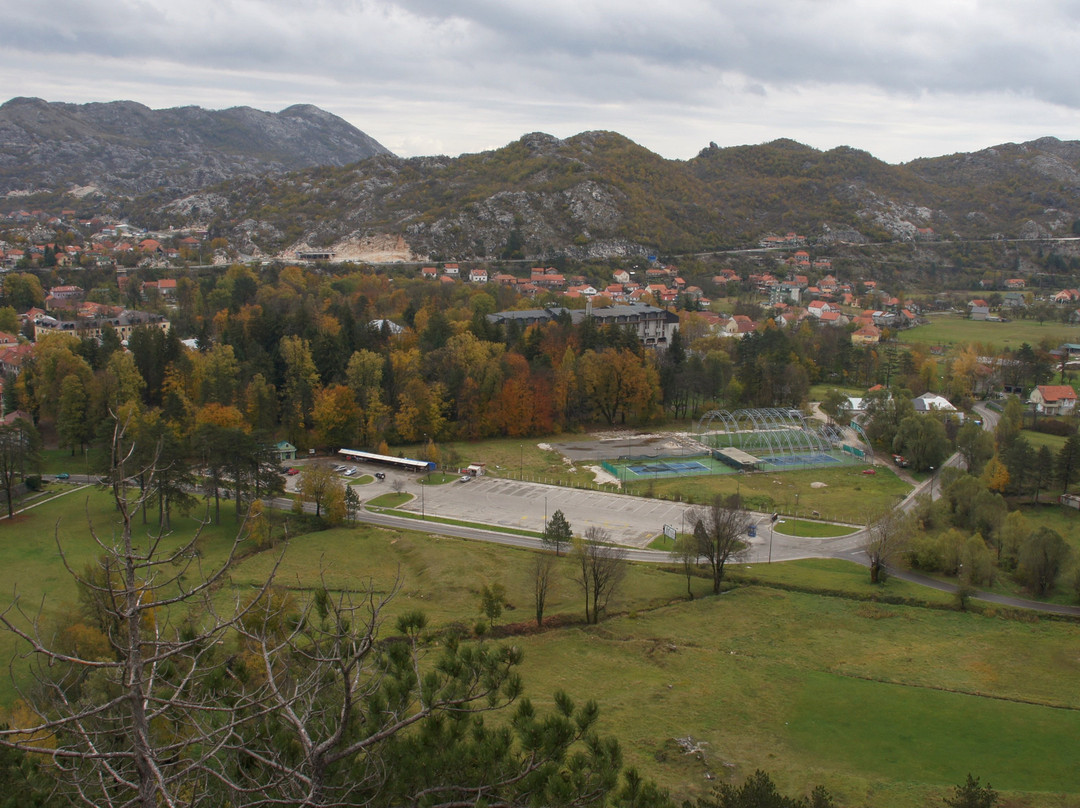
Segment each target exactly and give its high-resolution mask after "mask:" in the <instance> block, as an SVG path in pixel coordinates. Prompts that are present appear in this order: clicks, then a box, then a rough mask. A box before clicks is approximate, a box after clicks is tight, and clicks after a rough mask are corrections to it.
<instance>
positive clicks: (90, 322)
mask: <svg viewBox="0 0 1080 808" xmlns="http://www.w3.org/2000/svg"><path fill="white" fill-rule="evenodd" d="M107 325H111V326H112V327H113V329H114V330H115V331H116V334H117V336H118V337H120V340H121V341H123V340H126V339H127V338H128V337H130V336H131V332H132V330H133V329H135V328H138V327H140V326H154V327H156V328H160V329H161V330H162V331H168V330H169V327H170V326H169V321H168V320H167V319H166V318H165V317H164V315H161V314H151V313H150V312H146V311H133V310H130V309H125V310H123V311H121V312H120V313H118V314H115V315H108V316H101V317H80V318H76V319H73V320H68V319H63V320H61V319H58V318H56V317H39V318H38V319H37V320H35V321H34V340H35V341H38V340H40V339H41V338H42V337H43V336H44V335H45V334H73V335H74V336H76V337H80V338H82V339H88V338H92V339H101V334H102V332H103V331H104V329H105V326H107Z"/></svg>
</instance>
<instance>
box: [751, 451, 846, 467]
mask: <svg viewBox="0 0 1080 808" xmlns="http://www.w3.org/2000/svg"><path fill="white" fill-rule="evenodd" d="M761 460H762V463H764V464H767V465H770V466H824V465H828V464H830V463H843V462H844V461H843V460H841V459H840V458H838V457H833V456H832V455H827V454H824V453H821V452H814V453H808V454H794V455H775V456H773V457H763V458H762V459H761Z"/></svg>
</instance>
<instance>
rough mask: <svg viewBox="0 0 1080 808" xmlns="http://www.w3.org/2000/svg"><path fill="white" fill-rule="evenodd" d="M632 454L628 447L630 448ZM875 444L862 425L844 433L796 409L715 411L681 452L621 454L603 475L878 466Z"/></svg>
mask: <svg viewBox="0 0 1080 808" xmlns="http://www.w3.org/2000/svg"><path fill="white" fill-rule="evenodd" d="M628 448H629V447H628ZM873 459H874V457H873V450H872V449H871V448H870V442H869V441H868V440H867V438H866V436H865V434H864V433H863V432H862V430H861V429H860V428H859V426H858V425H853V426H850V427H839V426H836V425H834V424H827V423H824V422H822V421H818V420H816V419H809V418H807V417H806V416H805V415H804V414H803V413H802V412H801V411H800V410H795V409H777V408H768V409H743V410H734V411H729V410H713V411H711V412H708V413H706V414H705V415H704V416H703V417H702V418H701V420H700V421H699V422H698V423H697V424H696V426H695V428H694V431H693V433H692V435H690V436H688V437H687V438H685V439H684V440H683V441H682V442H681V444H680V446H679V447H678V451H672V449H671V446H670V445H665V446H664V447H663V448H661V449H660V450H659V451H657V452H649V451H642V450H641V449H640V447H639V448H638V449H637V451H636V452H635V451H634V450H633V449H631V450H630V451H629V452H628V453H623V454H619V456H618V457H616V458H612V459H608V460H604V461H603V463H602V465H603V467H604V469H605V470H606V471H607V472H608V473H609V474H612V475H613V476H615V477H617V478H618V479H620V480H623V481H627V482H631V481H633V480H635V479H656V478H658V477H685V476H697V475H706V474H737V473H740V472H750V471H768V472H774V473H775V472H782V471H790V470H794V469H806V468H815V467H822V466H838V465H857V464H864V463H872V462H873Z"/></svg>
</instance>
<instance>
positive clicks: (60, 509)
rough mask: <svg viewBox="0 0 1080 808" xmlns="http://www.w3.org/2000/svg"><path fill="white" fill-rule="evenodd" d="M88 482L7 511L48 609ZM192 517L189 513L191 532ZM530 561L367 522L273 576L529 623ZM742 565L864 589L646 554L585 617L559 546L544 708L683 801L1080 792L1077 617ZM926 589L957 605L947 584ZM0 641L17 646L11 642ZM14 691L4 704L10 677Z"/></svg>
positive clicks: (101, 502) (13, 556)
mask: <svg viewBox="0 0 1080 808" xmlns="http://www.w3.org/2000/svg"><path fill="white" fill-rule="evenodd" d="M86 497H87V495H86V494H85V493H80V494H76V495H72V496H69V497H66V498H63V499H61V500H58V501H57V502H56V503H53V504H51V505H49V506H46V507H44V508H41V509H38V511H36V512H33V514H32V515H29V516H27V517H26V518H24V519H23V520H21V521H20V522H17V523H13V524H11V523H4V524H0V536H2V537H3V538H4V539H5V541H3V542H0V548H2V549H0V563H4V565H5V569H7V570H10V574H11V575H12V576H13V577H12V578H11V579H10V580H11V581H13V582H14V581H18V582H19V589H20V591H21V592H23V593H24V595H25V597H26V600H27V602H29V603H31V604H33V605H34V606H36V605H37V603H38V599H39V598H40V597H41V596H42V595H43V594H44V595H47V597H48V600H47V601H46V603H47V607H46V618H47V620H53V619H55V617H56V616H57V615H58V614H62V613H63V611H64V609H67V608H70V607H71V604H73V603H74V602H75V590H74V587H73V586H72V585H71V583H70V581H69V580H68V578H67V576H66V574H65V573H64V572H63V571H62V570H61V569H60V565H59V558H58V556H57V553H56V551H55V549H53V547H54V543H53V541H52V530H53V525H54V523H55V522H56V519H57V517H58V516H60V517H62V518H61V523H60V524H61V528H60V529H61V533H62V535H63V538H64V542H65V545H66V546H68V547H70V548H71V551H72V560H73V563H74V564H75V565H76V566H78V565H79V564H81V563H85V562H86V561H88V560H90V559H92V558H93V556H94V555H95V554H96V551H95V550H94V548H93V545H92V543H91V541H90V539H89V537H88V535H87V532H86V530H85V515H84V514H83V510H84V507H85V506H86V504H87V498H86ZM89 508H90V510H91V513H92V514H93V517H94V519H95V522H98V523H99V524H101V525H103V526H107V524H108V523H109V521H110V517H111V515H112V511H111V507H110V503H109V500H108V498H107V497H106V496H105V495H103V494H100V493H96V492H95V493H93V494H90V498H89ZM276 516H277V517H280V518H286V517H287V515H286V514H277V515H276ZM192 524H193V522H184V523H178V525H177V527H178V535H180V536H182V535H187V533H186V531H188V530H189V529H190V528H191V526H192ZM234 529H235V525H234V524H233V523H232V522H231V512H230V519H229V520H226V524H225V525H224V526H223V527H222V528H220V529H216V530H211V531H209V532H208V533H207V534H206V536H205V538H204V542H203V550H204V560H205V561H207V562H212V561H213V560H214V559H215V558H220V554H221V552H222V551H223V548H224V547H225V546H226V545H227V543H228V537H229V536H230V535H231V533H232V531H233V530H234ZM277 556H278V553H277V551H273V552H264V553H261V554H258V555H255V556H252V557H250V558H248V559H246V560H244V561H243V562H242V563H240V564H239V565H238V566H237V567H236V568H235V569H234V570H233V572H232V575H231V580H232V583H233V585H234V586H235V587H237V588H238V589H239V590H240V591H241V592H243V591H250V588H251V587H253V586H255V585H257V584H259V583H260V582H261V581H262V580H263V579H264V578H265V576H266V575H267V574H268V573H269V571H270V569H271V567H272V566H273V564H274V562H275V559H276V558H277ZM533 557H534V556H533V554H532V553H531V552H530V551H525V550H514V549H510V548H504V547H500V546H496V545H489V544H483V543H477V542H467V541H461V540H456V539H450V538H446V537H439V536H437V535H435V536H429V535H426V534H422V533H417V532H413V531H405V530H388V529H383V528H375V527H367V526H360V527H357V528H340V529H334V530H327V531H322V532H317V533H308V534H304V535H299V536H297V537H295V538H294V539H292V540H291V541H290V542H289V544H288V546H287V547H286V548H285V552H284V555H283V556H282V558H281V563H280V566H279V568H278V572H277V582H278V584H280V585H281V586H286V587H289V588H291V589H293V590H305V589H310V588H313V587H315V586H318V585H319V582H320V580H321V581H322V582H323V583H325V585H327V586H328V587H330V588H331V589H333V590H336V591H337V590H350V591H355V592H357V593H363V592H365V591H367V590H369V589H371V590H374V591H375V592H376V593H377V594H381V595H388V594H390V593H391V592H392V591H393V590H394V589H395V587H397V589H398V591H397V594H396V596H395V597H394V599H393V600H392V601H391V602H390V604H389V605H388V606H387V609H386V613H385V616H386V617H387V618H392V617H393V615H395V614H398V613H400V612H403V611H406V610H414V609H421V610H423V611H425V612H426V613H427V614H428V616H429V618H430V619H431V621H432V624H433V626H435V627H436V628H438V627H445V626H448V625H451V624H458V625H460V626H463V627H471V626H472V625H473V624H474V623H475V622H476V621H477V620H478V619H479V618H480V612H479V597H478V596H479V590H480V588H481V587H482V586H483V585H485V584H493V583H499V584H502V585H503V586H504V587H505V588H506V601H507V610H506V611H505V612H504V614H503V616H502V617H501V618H500V620H499V623H500V624H510V623H520V624H528V623H529V622H530V621H531V620H532V616H533V615H532V579H531V575H530V571H529V564H530V562H531V560H532V559H533ZM737 571H738V573H739V574H740V575H741V574H746V575H748V576H752V575H754V574H755V573H760V574H759V575H758V577H759V578H760V579H761V580H769V579H770V578H771V579H773V580H776V581H777V583H781V584H782V585H784V586H791V587H799V586H800V585H807V586H811V587H815V586H816V587H820V588H822V589H827V590H830V591H832V592H850V593H851V594H852V596H853V597H850V598H849V597H834V596H832V597H826V596H822V595H815V594H806V593H802V592H793V591H784V590H780V589H775V588H770V587H766V586H761V585H750V584H742V585H739V586H737V587H736V588H735V589H734V590H732V591H729V592H727V593H726V594H724V595H722V596H720V597H712V596H709V595H708V592H709V586H708V582H707V581H705V580H704V579H698V578H695V579H694V580H693V581H692V589H693V591H694V593H695V595H696V596H697V598H696V599H695V600H693V601H687V600H686V599H685V593H686V578H685V577H684V576H682V575H680V574H677V573H674V572H669V571H665V570H662V569H659V568H657V567H651V566H644V565H641V566H633V567H631V569H630V570H629V572H628V575H627V577H626V579H625V581H624V582H623V585H622V588H621V590H620V592H619V594H618V595H617V596H616V597H615V598H614V599H613V601H612V603H611V607H610V612H611V613H612V614H614V615H616V616H614V617H611V618H609V619H607V620H605V621H604V622H603V623H601V624H600V625H599V626H595V627H586V626H584V625H583V624H582V623H581V618H582V613H583V608H582V602H581V593H580V590H579V589H578V588H577V586H576V584H575V583H574V582H573V581H572V580H571V578H570V575H569V572H570V565H569V564H568V563H567V562H566V561H565V560H564V561H563V562H562V570H561V571H560V573H559V574H558V575H557V576H556V578H555V584H554V588H553V591H552V593H551V596H550V598H549V603H548V614H549V615H550V616H552V617H554V618H555V620H556V623H557V624H558V625H559V626H560V627H558V628H550V629H548V630H545V631H542V632H539V633H534V632H532V631H531V630H530V631H525V632H524V633H515V635H514V636H513V637H512V639H511V640H509V641H512V642H514V643H515V644H517V645H519V646H520V647H522V648H523V649H524V651H525V663H524V665H523V669H522V674H523V677H524V682H525V688H526V692H527V693H528V694H529V695H530V697H531V698H532V699H533V700H534V701H535V702H536V703H537V704H538V705H539V706H542V707H547V706H550V705H551V703H552V693H553V692H554V691H556V690H558V689H563V690H566V691H567V692H568V693H569V694H570V695H571V696H572V697H573V698H574V699H576V700H584V699H589V698H593V699H596V700H597V701H598V702H599V704H600V706H601V731H602V732H604V733H606V734H613V735H615V736H617V737H618V738H619V739H620V742H621V744H622V746H623V750H624V753H625V756H626V759H627V762H629V763H631V764H633V765H635V766H637V767H638V768H639V769H640V770H641V771H642V772H643V773H644V774H646V775H647V776H650V777H652V778H654V779H656V780H658V781H659V782H661V783H662V784H663V785H665V786H666V787H668V788H669V789H671V790H672V792H673V793H674V794H676V795H677V796H678V797H679V798H680V799H681V798H689V797H693V796H695V795H697V794H704V793H705V792H706V790H707V789H708V788H709V784H710V783H711V782H714V781H710V780H708V779H706V774H707V773H708V774H711V775H713V776H715V777H717V778H727V777H734V778H736V779H741V778H742V777H744V776H746V775H748V774H750V773H752V772H753V771H754V770H755V769H756V768H764V769H766V770H768V771H769V772H770V773H771V774H772V775H773V777H774V779H775V780H776V781H777V783H778V784H779V785H780V786H781V788H782V789H784V790H785V791H790V792H800V793H801V792H803V791H807V790H809V788H811V787H812V786H814V785H817V784H824V785H825V786H826V787H828V788H829V789H830V790H831V791H833V792H834V793H835V794H836V795H837V796H838V798H839V803H840V804H842V805H850V806H856V805H873V806H875V808H890V807H891V806H897V808H899V806H907V805H924V804H931V803H933V802H936V801H937V800H939V798H940V796H941V795H943V794H945V793H947V792H948V790H949V789H950V788H951V786H952V785H954V784H956V783H958V782H961V781H962V780H963V779H964V777H965V776H966V775H967V773H968V772H969V771H970V772H972V773H973V774H977V775H980V776H982V777H983V778H984V780H985V779H987V778H989V779H990V780H991V782H992V783H993V784H994V787H995V788H997V789H999V790H1000V791H1002V792H1003V793H1004V794H1005V795H1006V796H1007V797H1008V799H1010V800H1014V799H1018V800H1020V802H1017V803H1015V804H1030V805H1035V804H1039V805H1042V804H1047V801H1051V802H1052V803H1053V804H1061V805H1080V770H1078V769H1077V767H1076V766H1075V761H1074V757H1075V756H1074V749H1075V739H1076V738H1077V737H1080V664H1078V660H1080V657H1078V651H1077V649H1078V648H1080V626H1078V625H1076V624H1073V623H1067V622H1061V621H1049V620H1045V621H1042V620H1032V621H1030V622H1023V621H1017V620H1004V619H999V618H993V617H986V616H979V615H973V614H964V613H958V612H952V611H947V610H942V609H940V608H919V607H906V606H893V605H885V604H880V603H872V602H867V601H865V600H862V599H858V598H865V597H866V595H867V588H868V584H867V583H866V572H865V570H863V569H861V568H857V567H855V565H849V564H844V563H843V562H838V561H819V562H796V563H795V564H790V565H788V564H774V565H759V566H758V567H755V568H750V569H749V570H748V569H747V568H746V567H745V566H744V565H739V567H738V570H737ZM733 572H735V570H733ZM881 591H882V592H883V594H891V595H894V596H902V597H918V593H919V592H920V591H921V590H919V589H918V588H917V587H915V586H914V585H912V584H907V583H903V582H899V581H891V582H890V583H889V584H887V585H886V586H885V588H884V589H883V590H881ZM932 595H933V596H932ZM222 596H223V597H229V596H230V593H229V592H224V593H223V594H222ZM927 597H928V599H929V600H933V601H936V602H938V603H940V601H941V598H940V595H939V594H938V593H929V592H927ZM392 623H393V621H392V619H389V620H388V622H387V625H388V626H389V625H392ZM523 628H524V626H523ZM499 635H500V631H499V630H498V629H497V630H496V632H495V639H494V641H498V640H497V637H498V636H499ZM487 641H493V640H487ZM2 642H3V645H2V646H0V654H2V655H3V657H4V658H7V657H8V656H9V655H10V654H12V653H13V652H14V650H15V645H14V643H13V642H11V640H10V638H8V637H5V638H3V640H2ZM4 687H5V689H4V690H3V691H0V697H2V698H3V699H4V701H5V703H7V702H10V699H11V698H12V697H13V692H12V690H11V688H10V685H5V686H4ZM492 720H501V718H498V717H493V718H492ZM688 736H689V737H692V738H693V739H694V741H695V742H703V743H704V744H705V746H704V747H703V748H704V750H705V751H704V754H703V757H702V759H700V760H699V759H698V758H697V757H695V756H693V755H691V756H687V755H685V754H683V752H682V751H681V750H680V749H679V748H678V746H677V745H676V743H675V741H674V739H675V738H686V737H688ZM1050 795H1054V796H1050ZM1061 795H1064V796H1061Z"/></svg>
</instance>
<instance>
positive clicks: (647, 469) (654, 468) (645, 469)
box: [627, 460, 709, 474]
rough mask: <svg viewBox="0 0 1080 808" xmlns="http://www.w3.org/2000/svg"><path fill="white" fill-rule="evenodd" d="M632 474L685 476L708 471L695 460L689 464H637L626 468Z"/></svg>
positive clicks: (667, 462) (664, 462) (665, 462)
mask: <svg viewBox="0 0 1080 808" xmlns="http://www.w3.org/2000/svg"><path fill="white" fill-rule="evenodd" d="M627 468H628V469H630V471H632V472H634V474H687V473H690V472H694V471H708V470H709V467H708V466H706V465H705V464H704V463H699V462H698V461H697V460H691V461H689V462H677V463H676V462H669V461H666V460H662V461H660V462H658V463H657V462H649V463H639V464H637V465H632V466H627Z"/></svg>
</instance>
